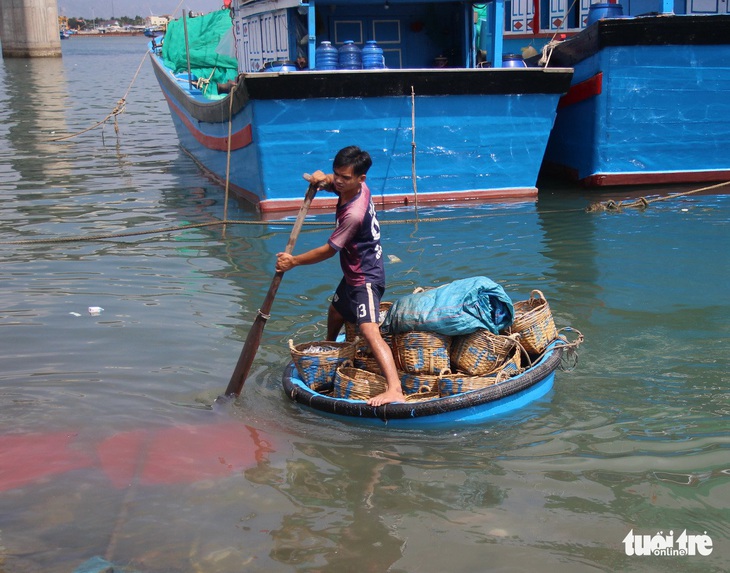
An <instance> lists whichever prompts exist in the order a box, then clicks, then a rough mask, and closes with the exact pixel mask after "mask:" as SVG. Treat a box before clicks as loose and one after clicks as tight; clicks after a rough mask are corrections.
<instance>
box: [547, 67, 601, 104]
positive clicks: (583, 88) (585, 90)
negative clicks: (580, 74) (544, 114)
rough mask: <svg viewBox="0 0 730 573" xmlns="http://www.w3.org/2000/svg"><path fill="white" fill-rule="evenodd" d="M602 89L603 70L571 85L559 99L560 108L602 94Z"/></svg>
mask: <svg viewBox="0 0 730 573" xmlns="http://www.w3.org/2000/svg"><path fill="white" fill-rule="evenodd" d="M602 91H603V72H598V73H597V74H596V75H595V76H593V77H591V78H588V79H587V80H583V81H582V82H579V83H577V84H575V85H573V86H570V89H569V90H568V93H567V94H565V95H564V96H563V97H561V98H560V100H558V109H560V108H563V107H567V106H569V105H573V104H576V103H580V102H582V101H585V100H587V99H590V98H592V97H595V96H597V95H600V94H601V92H602Z"/></svg>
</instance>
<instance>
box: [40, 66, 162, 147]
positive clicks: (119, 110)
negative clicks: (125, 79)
mask: <svg viewBox="0 0 730 573" xmlns="http://www.w3.org/2000/svg"><path fill="white" fill-rule="evenodd" d="M148 53H149V52H145V54H144V56H142V60H141V61H140V62H139V66H137V71H136V72H134V77H133V78H132V81H131V82H130V83H129V87H128V88H127V91H126V92H125V93H124V95H123V96H122V97H121V98H120V99H119V100H118V101H117V105H115V106H114V109H113V110H112V111H111V112H109V114H108V115H107V116H106V117H105V118H104V119H102V120H101V121H98V122H96V123H95V124H94V125H92V126H91V127H87V128H86V129H82V130H81V131H77V132H76V133H72V134H70V135H64V136H63V137H56V138H53V139H51V140H50V141H52V142H55V141H64V140H66V139H71V138H72V137H76V136H77V135H81V134H82V133H86V132H87V131H91V130H92V129H96V128H97V127H99V126H100V125H103V124H105V123H106V122H107V121H109V118H112V117H113V118H114V132H115V133H116V134H117V135H119V123H118V121H117V118H118V116H120V115H121V114H123V113H124V111H125V110H126V107H127V96H128V95H129V92H130V90H131V89H132V86H133V85H134V82H135V81H137V76H139V72H140V71H141V70H142V64H144V61H145V59H146V58H147V55H148Z"/></svg>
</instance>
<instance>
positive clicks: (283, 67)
mask: <svg viewBox="0 0 730 573" xmlns="http://www.w3.org/2000/svg"><path fill="white" fill-rule="evenodd" d="M262 71H264V72H296V71H297V65H296V64H295V63H294V62H290V61H289V60H286V61H281V62H266V63H265V64H264V69H263V70H262Z"/></svg>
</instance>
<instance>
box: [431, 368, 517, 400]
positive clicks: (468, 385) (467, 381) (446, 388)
mask: <svg viewBox="0 0 730 573" xmlns="http://www.w3.org/2000/svg"><path fill="white" fill-rule="evenodd" d="M509 377H510V375H509V374H508V373H507V372H505V371H504V370H499V371H497V372H495V373H492V374H490V375H489V376H466V375H464V374H458V373H457V374H449V375H446V376H441V377H440V378H439V381H438V384H439V396H442V397H443V396H453V395H454V394H461V393H462V392H471V391H472V390H481V389H482V388H486V387H487V386H492V385H494V384H497V383H499V382H502V381H503V380H506V379H507V378H509Z"/></svg>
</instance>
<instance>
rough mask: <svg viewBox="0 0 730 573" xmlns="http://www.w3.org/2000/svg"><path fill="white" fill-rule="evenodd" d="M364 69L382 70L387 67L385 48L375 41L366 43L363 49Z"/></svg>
mask: <svg viewBox="0 0 730 573" xmlns="http://www.w3.org/2000/svg"><path fill="white" fill-rule="evenodd" d="M362 67H363V68H364V69H366V70H380V69H383V68H384V67H385V58H384V57H383V48H381V47H380V46H378V44H377V42H376V41H375V40H368V41H367V42H365V47H364V48H363V49H362Z"/></svg>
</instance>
